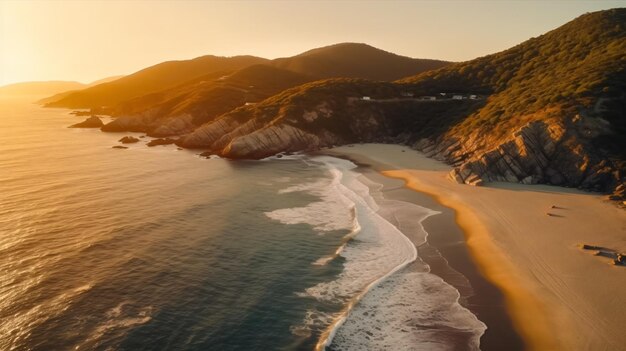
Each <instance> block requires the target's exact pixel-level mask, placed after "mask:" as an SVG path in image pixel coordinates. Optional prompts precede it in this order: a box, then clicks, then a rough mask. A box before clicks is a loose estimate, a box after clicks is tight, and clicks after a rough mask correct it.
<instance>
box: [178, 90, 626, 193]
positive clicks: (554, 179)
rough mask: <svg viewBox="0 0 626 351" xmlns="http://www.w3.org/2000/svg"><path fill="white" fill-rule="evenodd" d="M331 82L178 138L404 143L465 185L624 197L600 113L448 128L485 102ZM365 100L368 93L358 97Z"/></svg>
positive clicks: (272, 144) (255, 145) (235, 154)
mask: <svg viewBox="0 0 626 351" xmlns="http://www.w3.org/2000/svg"><path fill="white" fill-rule="evenodd" d="M379 84H380V83H374V82H369V81H363V80H347V79H335V80H328V81H324V82H315V83H311V84H309V85H307V86H306V87H305V88H304V89H293V90H290V91H288V92H286V93H285V94H282V95H280V96H278V97H275V98H273V99H268V101H264V102H263V103H260V104H258V105H256V106H248V107H242V108H240V109H237V110H235V111H233V112H230V113H228V114H225V115H224V116H222V117H220V118H218V119H217V120H216V121H214V122H211V123H207V124H205V125H203V126H201V127H200V128H197V129H196V130H194V131H193V132H191V133H189V134H188V135H186V136H183V137H182V138H181V139H180V141H179V142H178V143H179V145H181V146H184V147H188V148H204V149H209V150H210V151H211V152H213V153H214V154H217V155H220V156H223V157H229V158H251V159H258V158H263V157H267V156H271V155H275V154H277V153H281V152H293V151H308V150H317V149H319V148H323V147H330V146H333V145H342V144H347V143H355V142H383V143H403V144H407V145H410V146H412V147H414V148H415V149H418V150H421V151H423V152H424V153H426V155H427V156H429V157H433V158H436V159H439V160H442V161H445V162H447V163H449V164H452V165H453V166H454V170H453V171H452V172H451V174H450V177H451V179H453V180H455V181H457V182H459V183H465V184H470V185H481V184H483V183H485V182H493V181H504V182H516V183H524V184H539V183H540V184H552V185H559V186H567V187H577V188H581V189H585V190H592V191H599V192H608V193H613V199H615V200H620V199H623V197H624V186H623V184H624V179H625V174H624V169H623V165H622V164H621V163H620V162H619V158H618V159H616V160H614V159H612V158H611V157H608V156H607V154H606V153H604V152H603V151H602V150H601V149H599V148H598V147H597V146H596V145H595V141H596V140H597V139H598V138H604V137H610V136H612V135H614V134H615V132H614V130H613V129H614V128H613V125H612V124H611V122H609V121H608V120H606V119H604V118H602V116H601V114H598V113H593V111H586V112H585V113H582V112H581V113H578V114H572V110H570V109H562V108H547V109H545V110H542V111H539V112H536V113H533V114H530V115H525V116H522V117H518V118H517V122H516V123H518V124H520V125H521V126H520V127H518V128H515V129H513V130H512V131H511V132H508V133H504V134H498V133H491V134H485V132H484V130H482V129H476V130H475V131H474V132H472V133H470V134H464V133H462V132H460V131H459V130H457V129H454V128H451V126H453V125H455V124H456V123H459V122H460V121H463V120H464V119H465V118H466V117H465V116H467V115H471V114H472V113H473V112H472V111H476V110H480V109H481V108H483V106H484V105H485V104H486V103H487V100H488V99H483V100H477V101H472V100H460V101H457V100H453V99H444V100H439V101H423V100H421V99H417V98H406V97H405V98H398V97H397V96H400V95H401V94H402V91H403V90H402V89H403V88H402V87H401V86H397V85H394V84H388V85H384V86H381V85H379ZM363 96H369V97H370V99H369V100H364V99H363Z"/></svg>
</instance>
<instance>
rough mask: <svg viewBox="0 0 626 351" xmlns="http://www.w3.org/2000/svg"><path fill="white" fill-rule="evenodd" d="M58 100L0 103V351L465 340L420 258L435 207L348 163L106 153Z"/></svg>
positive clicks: (465, 314) (452, 293) (472, 340)
mask: <svg viewBox="0 0 626 351" xmlns="http://www.w3.org/2000/svg"><path fill="white" fill-rule="evenodd" d="M68 112H69V111H68V110H63V109H42V108H40V107H38V106H36V105H33V104H31V103H29V100H24V101H18V102H16V101H9V100H0V272H1V274H0V349H2V350H70V349H72V350H313V349H324V348H328V349H333V350H416V349H419V350H424V349H426V350H449V349H458V347H459V345H458V344H455V343H454V338H451V337H450V335H451V334H455V333H456V334H464V335H468V337H467V340H468V342H467V345H465V346H466V349H477V348H478V347H479V338H480V336H481V335H482V333H483V332H484V330H485V327H484V324H482V323H481V322H480V321H479V320H478V319H477V318H476V317H475V316H474V315H473V314H472V313H471V312H470V311H468V310H467V309H465V308H464V307H462V306H461V305H460V304H459V303H458V299H459V294H458V292H457V291H456V290H455V289H454V288H453V287H452V286H450V285H448V284H446V283H445V282H444V281H443V280H441V279H440V278H439V277H437V276H435V275H433V274H431V273H429V267H428V265H427V264H425V263H424V262H422V261H421V260H420V258H419V257H418V254H417V250H416V247H415V244H416V243H417V244H418V245H419V243H420V242H424V241H426V240H427V236H428V233H426V232H425V231H424V229H423V227H421V221H423V220H424V219H425V218H427V217H429V216H433V215H436V214H437V213H436V212H434V211H432V210H430V209H428V208H425V207H422V206H419V205H416V204H410V203H406V202H402V201H392V200H388V199H385V198H384V196H383V195H382V192H381V187H382V186H381V185H380V184H377V183H374V182H372V181H371V180H369V179H367V178H365V177H363V176H362V175H361V174H359V172H358V169H357V168H356V166H355V165H354V164H352V163H351V162H349V161H346V160H340V159H336V158H332V157H327V156H305V155H299V156H293V157H285V158H281V159H278V158H270V159H266V160H262V161H230V160H224V159H219V158H213V159H205V158H201V157H198V156H197V155H196V153H197V152H194V151H188V150H179V149H177V148H176V147H174V146H158V147H154V148H150V147H147V146H146V145H145V142H146V141H147V140H148V138H142V139H140V142H139V143H136V144H129V145H127V146H128V147H129V148H128V149H113V148H111V146H113V145H118V143H117V142H116V140H117V139H119V138H121V137H122V136H124V135H128V134H132V133H122V134H109V133H102V132H100V131H99V130H97V129H68V128H66V127H67V126H68V125H70V124H73V123H76V122H78V121H80V120H81V119H80V118H77V117H74V116H72V115H70V114H68ZM134 135H135V136H137V137H139V136H141V135H140V134H134ZM407 231H410V234H411V237H412V238H413V241H411V240H409V239H408V237H407V235H406V234H407ZM416 238H417V239H416Z"/></svg>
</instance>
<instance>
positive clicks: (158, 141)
mask: <svg viewBox="0 0 626 351" xmlns="http://www.w3.org/2000/svg"><path fill="white" fill-rule="evenodd" d="M175 142H176V139H172V138H159V139H154V140H150V141H149V142H148V143H147V144H146V145H148V146H157V145H170V144H174V143H175Z"/></svg>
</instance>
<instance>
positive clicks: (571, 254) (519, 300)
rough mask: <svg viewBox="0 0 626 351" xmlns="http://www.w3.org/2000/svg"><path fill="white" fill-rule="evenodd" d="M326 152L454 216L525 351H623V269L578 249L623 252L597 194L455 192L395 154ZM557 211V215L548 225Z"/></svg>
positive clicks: (614, 215)
mask: <svg viewBox="0 0 626 351" xmlns="http://www.w3.org/2000/svg"><path fill="white" fill-rule="evenodd" d="M324 153H325V154H328V155H331V156H335V157H343V158H348V159H350V160H352V161H355V163H357V164H371V165H372V167H373V168H374V169H375V170H376V171H378V172H380V174H382V175H383V176H386V177H390V178H395V179H398V180H401V181H403V182H404V183H405V186H406V188H407V189H411V190H410V191H415V192H419V193H421V194H424V196H429V197H430V198H432V199H433V200H434V201H436V202H437V203H439V204H441V205H442V206H444V207H448V208H450V209H451V210H452V211H454V213H455V215H454V218H455V221H456V223H457V224H458V226H459V227H460V228H462V230H463V233H464V236H465V239H466V240H465V244H466V245H467V250H468V252H469V254H470V256H471V259H472V260H473V262H474V263H475V265H476V267H477V268H478V271H479V274H480V275H482V276H484V277H485V278H486V279H487V280H488V281H489V282H490V283H491V284H493V285H495V286H496V287H497V288H498V289H499V290H500V292H501V294H502V295H503V297H504V302H505V306H506V312H507V313H508V315H509V316H510V318H511V320H512V326H513V328H514V330H515V331H516V332H517V334H518V335H519V336H520V337H521V338H522V340H523V344H524V346H525V349H529V350H546V349H593V350H610V349H615V348H619V346H620V345H623V344H624V343H625V341H626V336H624V335H623V333H620V332H619V330H620V325H621V318H620V317H621V316H623V315H625V314H626V301H623V299H621V300H620V299H619V292H620V291H624V288H626V280H624V279H623V276H620V274H624V273H626V270H624V271H621V269H623V267H611V266H609V265H608V261H603V260H601V259H600V258H598V257H594V256H593V255H592V254H589V253H587V254H585V253H584V252H582V251H581V250H580V249H578V248H577V247H576V245H577V244H581V243H590V244H597V245H601V246H606V247H610V248H613V249H615V250H618V251H626V216H624V214H623V212H621V210H619V209H617V208H616V207H613V206H611V204H608V203H606V202H604V201H602V200H601V198H600V196H599V195H590V194H586V193H582V192H579V191H575V190H571V189H566V188H557V187H548V186H536V185H535V186H525V185H519V184H490V185H487V186H485V187H471V186H467V185H460V184H456V183H454V182H452V181H450V180H448V179H447V178H446V175H447V173H448V172H449V170H450V169H451V168H450V167H449V166H447V165H445V164H443V163H441V162H438V161H435V160H432V159H428V158H426V157H425V156H423V154H421V153H419V152H417V151H415V150H412V149H409V148H408V147H405V146H399V145H384V144H364V145H353V146H343V147H338V148H334V149H330V150H325V151H324ZM554 203H556V204H558V205H559V207H557V208H559V209H561V210H562V212H563V214H556V215H554V216H553V215H552V214H550V215H548V216H546V212H545V211H546V209H548V208H550V204H554ZM552 206H555V205H552ZM555 211H556V210H555ZM554 217H556V218H554ZM559 217H567V219H566V220H562V219H561V220H560V221H559ZM427 222H428V220H426V221H425V225H426V224H427ZM594 222H598V223H594ZM598 233H600V234H599V235H598ZM431 239H432V237H431ZM451 254H452V252H451ZM448 256H449V257H454V256H455V254H452V255H448ZM451 265H454V263H451ZM457 266H458V265H457ZM620 277H621V280H620ZM611 292H613V293H611ZM470 309H471V310H472V311H475V310H474V309H472V308H471V306H470ZM480 317H481V320H483V318H482V317H484V315H481V316H480ZM483 321H484V320H483ZM488 327H490V326H489V324H488ZM490 328H493V323H492V326H491V327H490ZM488 330H489V329H488ZM486 340H487V338H485V344H483V343H482V340H481V346H483V345H484V346H487V341H486ZM494 346H495V344H494Z"/></svg>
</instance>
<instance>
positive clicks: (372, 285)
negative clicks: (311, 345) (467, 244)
mask: <svg viewBox="0 0 626 351" xmlns="http://www.w3.org/2000/svg"><path fill="white" fill-rule="evenodd" d="M315 160H316V161H317V162H323V163H324V164H325V165H326V166H327V167H328V168H329V170H330V172H331V174H332V175H333V179H332V181H331V182H328V181H327V182H326V183H324V182H323V181H319V182H314V183H308V184H302V185H297V186H292V187H290V188H287V189H283V190H282V191H281V192H282V193H288V192H293V191H305V192H309V193H311V194H314V195H317V196H320V197H321V199H322V201H320V202H318V203H314V204H310V205H309V206H306V207H304V208H300V209H291V210H295V211H294V212H288V211H282V212H278V213H276V211H275V212H274V213H273V214H272V215H270V214H268V215H269V216H270V217H271V218H274V219H279V220H281V222H283V223H287V224H289V223H309V224H311V225H313V226H314V227H315V228H317V229H318V230H320V229H321V230H323V228H330V227H333V226H329V225H328V224H321V223H319V222H318V221H319V220H320V218H319V214H320V213H321V211H322V209H325V210H326V211H327V212H328V213H332V214H342V213H343V214H344V215H345V210H344V211H343V212H342V211H341V210H340V208H341V206H344V208H351V209H352V213H353V215H354V218H355V221H354V224H353V227H352V228H353V231H352V232H351V234H350V236H351V237H353V239H352V240H348V239H346V240H345V241H344V243H343V244H342V245H341V246H340V247H339V248H338V249H337V250H336V252H335V253H334V255H331V256H327V257H322V258H320V259H319V260H318V261H316V262H315V264H326V263H328V262H329V261H330V260H332V259H333V258H334V257H337V256H342V257H343V258H344V259H345V263H344V267H343V271H342V272H341V273H340V274H339V276H338V277H337V278H336V279H335V280H332V281H328V282H323V283H320V284H318V285H315V286H312V287H310V288H308V289H306V290H305V291H304V292H301V293H299V295H300V296H303V297H313V298H315V299H317V300H320V301H323V302H328V303H336V304H341V305H343V306H344V308H343V310H342V311H341V312H340V313H338V314H332V315H331V314H328V313H323V312H320V311H317V310H312V311H309V312H308V313H307V316H306V318H305V320H304V321H303V324H302V325H299V326H295V327H294V328H292V332H293V333H294V334H297V335H309V334H308V333H311V332H312V331H317V332H320V333H321V335H322V337H321V339H320V341H319V343H318V345H317V348H318V349H324V348H325V347H327V346H329V345H331V344H332V347H333V349H338V350H365V349H370V350H383V349H394V350H409V349H415V348H416V347H417V348H425V349H429V350H430V349H433V350H446V349H451V348H453V347H454V343H453V341H451V340H450V336H451V335H454V337H456V338H459V337H461V338H464V339H465V340H464V343H465V344H467V345H470V348H473V349H478V347H479V339H480V336H481V335H482V334H483V332H484V330H485V325H484V324H483V323H482V322H480V321H479V320H478V319H477V318H476V316H474V315H473V314H472V313H471V312H470V311H469V310H467V309H465V308H464V307H462V306H461V305H460V304H459V303H458V299H459V293H458V291H457V290H456V289H454V288H453V287H452V286H450V285H449V284H447V283H445V282H444V281H443V280H442V279H441V278H439V277H437V276H435V275H433V274H431V273H429V267H428V266H427V265H426V264H425V263H423V262H422V261H421V260H419V259H418V256H417V249H416V247H415V246H414V244H413V243H412V242H411V241H410V240H409V239H408V237H407V236H405V235H404V233H403V231H407V233H409V234H410V235H411V237H412V238H413V240H414V242H417V243H422V242H425V241H426V238H427V233H426V231H425V230H424V228H423V227H422V225H421V222H422V221H423V220H424V219H426V218H427V217H429V216H431V215H435V214H437V213H438V212H435V211H432V210H430V209H427V208H424V207H421V206H418V205H415V204H410V203H406V202H403V201H392V200H386V199H384V197H383V195H382V193H381V192H380V190H381V189H382V184H378V183H375V182H373V181H371V180H369V179H367V178H365V177H363V176H361V175H360V174H358V173H356V172H354V171H353V169H354V168H355V167H356V166H355V165H354V164H352V163H351V162H349V161H345V160H339V159H335V158H330V157H317V158H315ZM337 199H342V200H341V201H337ZM346 199H347V200H348V201H346ZM331 209H332V210H331ZM279 211H281V210H279ZM314 213H315V214H316V215H318V216H312V214H314ZM277 214H280V216H278V215H277ZM287 214H289V215H287ZM296 215H304V216H302V217H300V219H299V220H298V219H296V218H295V216H296ZM323 218H326V219H327V220H328V219H330V220H331V221H332V222H333V223H334V224H335V226H334V227H335V228H338V227H340V225H338V223H341V219H340V218H339V217H334V216H329V217H323ZM325 223H328V222H325ZM343 225H344V226H345V225H347V224H346V223H345V222H344V223H343ZM416 260H418V261H417V262H415V261H416ZM411 262H415V263H414V264H413V266H411V268H410V269H408V268H407V265H409V264H410V263H411ZM321 328H322V329H321ZM323 328H325V329H323ZM457 341H458V340H457Z"/></svg>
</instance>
